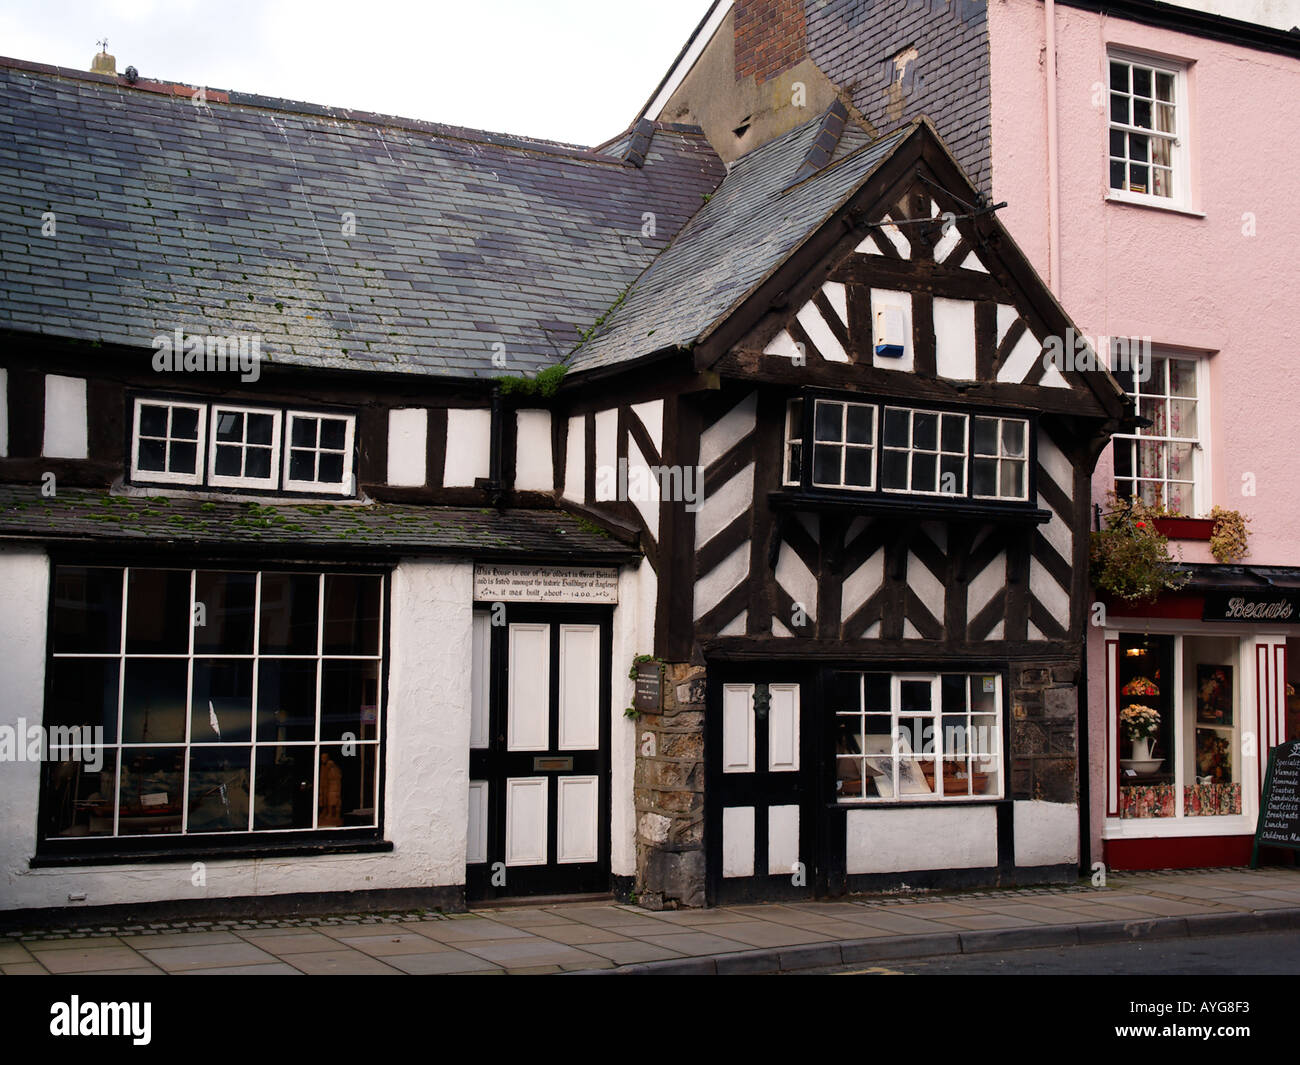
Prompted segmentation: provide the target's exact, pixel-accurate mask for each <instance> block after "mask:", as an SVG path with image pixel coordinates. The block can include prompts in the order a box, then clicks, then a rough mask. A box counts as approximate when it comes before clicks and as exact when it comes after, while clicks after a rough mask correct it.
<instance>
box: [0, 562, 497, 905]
mask: <svg viewBox="0 0 1300 1065" xmlns="http://www.w3.org/2000/svg"><path fill="white" fill-rule="evenodd" d="M48 581H49V577H48V570H47V566H46V562H45V559H44V557H43V555H41V554H39V553H34V552H10V551H4V552H3V553H0V597H3V598H2V601H3V602H5V603H6V605H7V609H6V610H5V611H3V612H0V646H3V647H4V649H5V669H6V676H5V678H4V679H5V690H6V693H7V694H8V695H9V696H10V698H7V699H6V700H5V707H4V710H3V711H0V714H2V715H3V716H4V717H5V718H8V717H9V716H12V717H17V716H19V715H20V714H23V713H27V714H28V716H29V717H30V712H29V708H30V707H37V708H39V707H40V706H41V691H42V674H43V666H44V634H45V605H46V602H47V600H48V595H49V591H48ZM472 601H473V565H472V564H470V563H468V562H434V561H423V560H418V561H412V560H407V561H403V562H402V563H400V564H399V565H398V566H397V567H396V568H395V570H394V572H393V579H392V611H391V618H392V640H391V647H392V650H391V660H390V667H389V687H388V708H387V718H386V720H387V729H388V737H387V742H386V744H385V759H386V763H387V764H386V772H387V775H386V780H385V798H384V825H385V829H384V835H385V838H387V839H388V840H390V841H391V842H392V843H393V845H394V849H393V850H392V851H391V852H387V853H379V854H336V855H324V856H320V857H311V858H303V857H289V858H265V859H242V858H241V859H237V860H230V861H220V860H213V861H209V862H208V863H207V883H206V886H204V887H195V886H193V885H192V883H191V867H190V863H189V862H188V861H185V862H177V863H175V864H170V863H169V864H157V865H154V864H146V865H124V866H111V865H109V866H94V867H85V868H80V869H75V870H69V869H40V870H31V869H28V868H27V861H28V859H29V858H30V856H31V855H32V853H33V851H34V848H35V844H36V818H37V813H36V811H37V801H38V796H37V788H38V770H39V767H38V766H35V765H32V764H30V763H0V773H2V774H3V775H0V810H3V811H4V813H3V815H0V816H2V817H3V821H0V824H2V825H3V827H4V832H3V836H2V837H0V861H2V862H3V866H2V868H0V908H8V909H12V908H20V907H40V906H58V905H67V904H68V901H69V900H68V895H69V894H70V893H72V892H85V894H86V899H85V905H90V906H95V905H107V904H112V903H122V902H152V901H158V900H163V899H202V898H224V897H231V896H260V895H276V894H288V893H295V892H319V891H349V890H366V889H371V890H373V889H382V888H411V887H429V886H445V885H458V884H463V883H464V881H465V852H466V837H467V826H468V822H469V806H468V803H469V773H468V770H469V765H468V759H467V758H466V752H467V750H468V748H469V729H470V670H469V669H468V668H467V663H468V662H469V661H470V660H471V655H472V647H471V607H472Z"/></svg>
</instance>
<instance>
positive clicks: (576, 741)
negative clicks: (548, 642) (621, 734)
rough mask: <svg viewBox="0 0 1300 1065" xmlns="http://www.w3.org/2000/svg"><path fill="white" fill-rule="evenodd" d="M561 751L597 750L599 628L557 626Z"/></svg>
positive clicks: (598, 728)
mask: <svg viewBox="0 0 1300 1065" xmlns="http://www.w3.org/2000/svg"><path fill="white" fill-rule="evenodd" d="M559 746H560V750H562V751H578V750H592V749H595V748H597V747H599V746H600V626H598V625H561V626H560V736H559Z"/></svg>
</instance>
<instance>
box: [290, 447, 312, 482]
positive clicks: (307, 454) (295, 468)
mask: <svg viewBox="0 0 1300 1065" xmlns="http://www.w3.org/2000/svg"><path fill="white" fill-rule="evenodd" d="M289 479H290V480H291V481H314V480H315V479H316V452H314V451H297V450H291V451H290V452H289Z"/></svg>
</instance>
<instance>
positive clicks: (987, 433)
mask: <svg viewBox="0 0 1300 1065" xmlns="http://www.w3.org/2000/svg"><path fill="white" fill-rule="evenodd" d="M997 453H998V420H997V419H996V418H976V419H975V454H977V455H996V454H997Z"/></svg>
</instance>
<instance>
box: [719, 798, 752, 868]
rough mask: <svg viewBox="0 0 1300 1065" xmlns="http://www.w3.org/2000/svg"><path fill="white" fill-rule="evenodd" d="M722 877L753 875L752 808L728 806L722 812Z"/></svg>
mask: <svg viewBox="0 0 1300 1065" xmlns="http://www.w3.org/2000/svg"><path fill="white" fill-rule="evenodd" d="M722 875H723V876H724V877H736V876H753V875H754V808H753V807H752V806H728V807H727V808H726V809H724V810H723V811H722Z"/></svg>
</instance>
